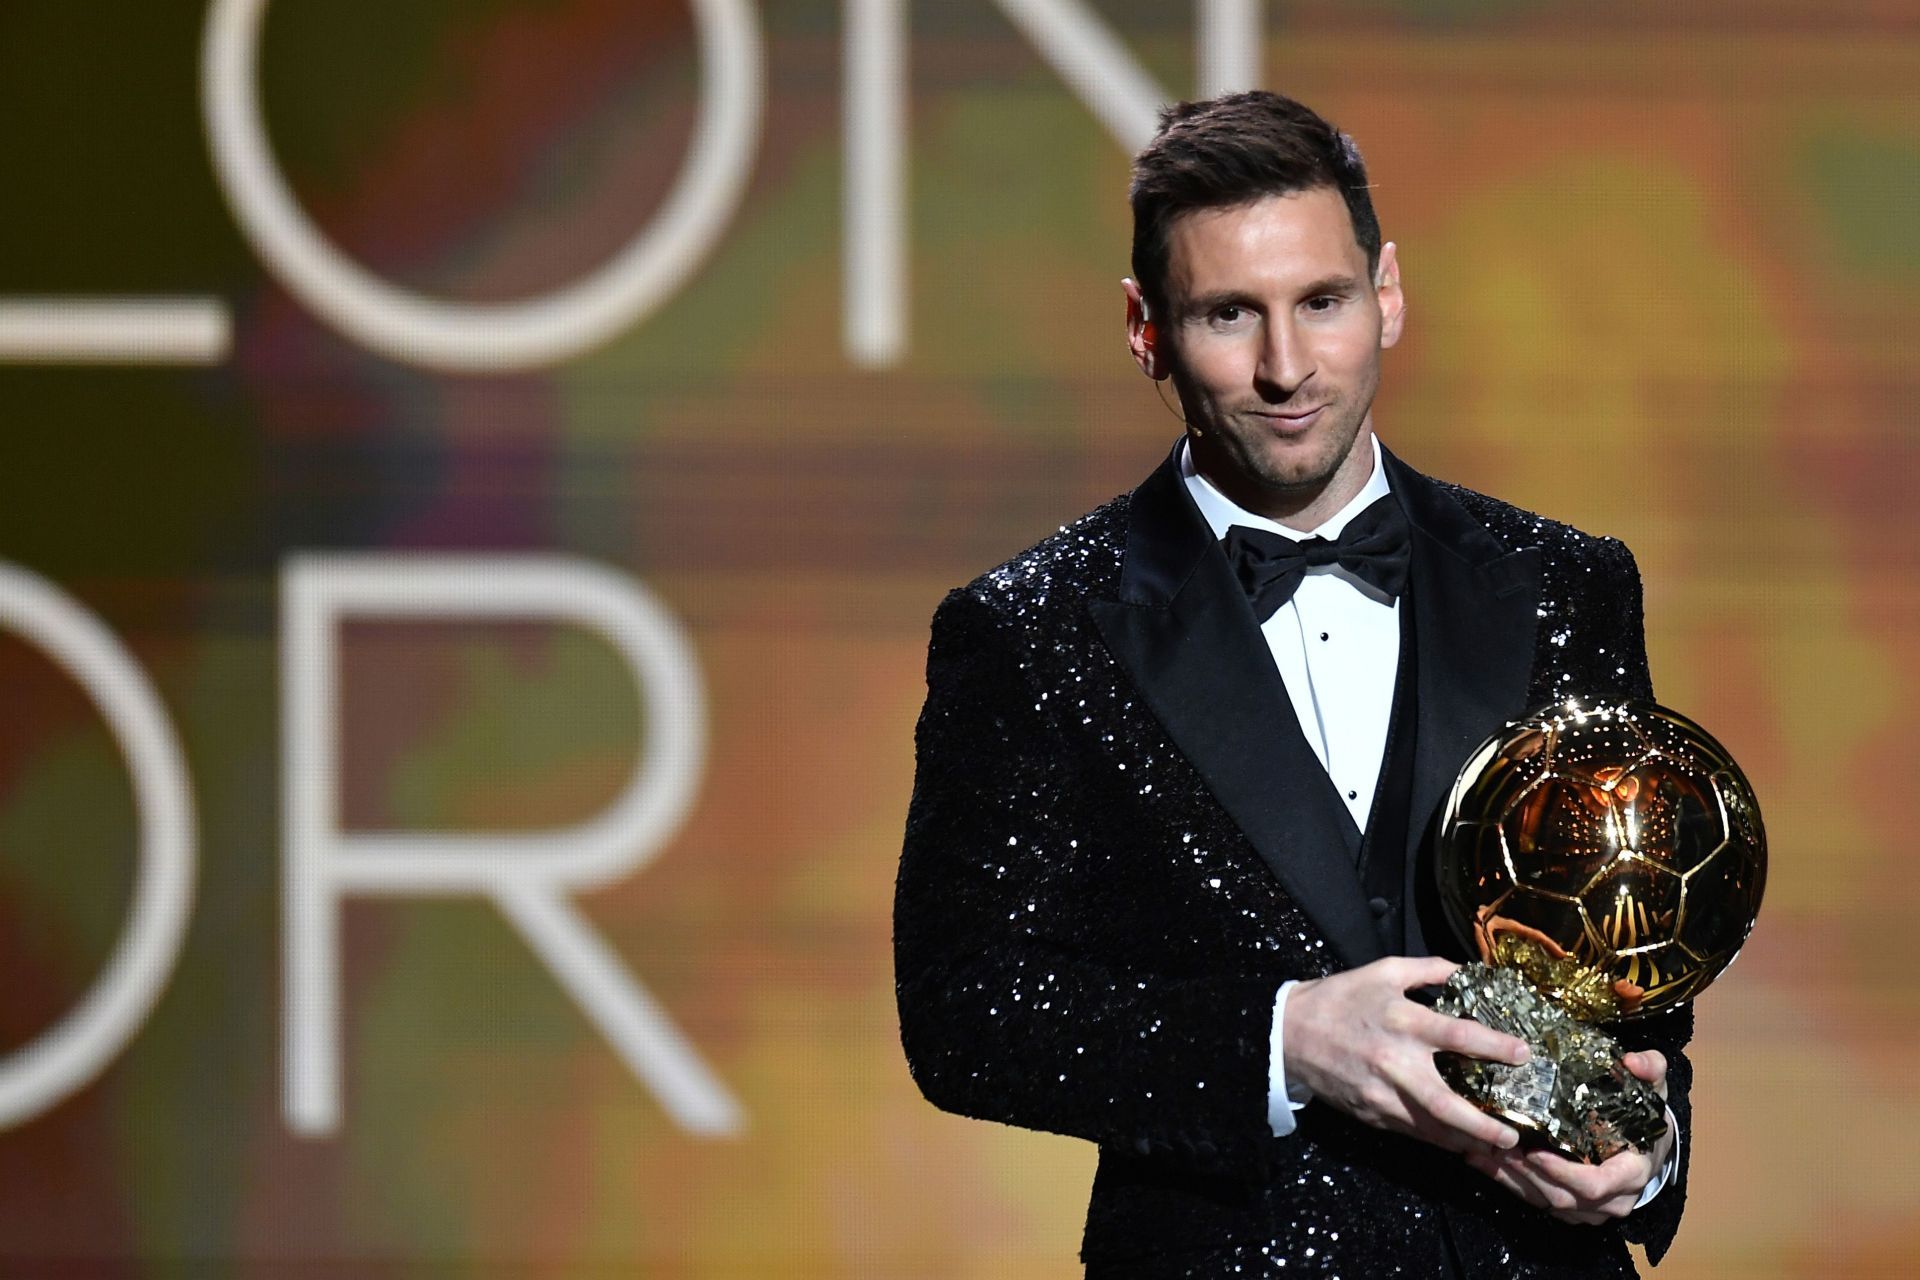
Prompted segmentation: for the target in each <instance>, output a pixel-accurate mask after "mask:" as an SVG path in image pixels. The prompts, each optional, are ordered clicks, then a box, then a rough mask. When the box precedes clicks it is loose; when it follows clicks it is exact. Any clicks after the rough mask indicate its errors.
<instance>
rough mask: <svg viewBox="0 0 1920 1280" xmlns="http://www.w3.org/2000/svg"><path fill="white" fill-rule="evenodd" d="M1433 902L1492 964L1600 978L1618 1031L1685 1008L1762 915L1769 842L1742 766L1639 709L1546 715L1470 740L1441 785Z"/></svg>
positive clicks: (1647, 706)
mask: <svg viewBox="0 0 1920 1280" xmlns="http://www.w3.org/2000/svg"><path fill="white" fill-rule="evenodd" d="M1437 854H1438V856H1437V860H1436V861H1437V872H1438V875H1439V892H1440V901H1441V904H1442V907H1443V908H1444V910H1445V912H1446V916H1447V921H1448V923H1449V924H1450V925H1451V926H1452V927H1453V929H1454V930H1455V932H1456V933H1458V934H1459V935H1460V938H1461V940H1462V941H1463V942H1466V943H1467V944H1468V945H1469V946H1472V947H1474V948H1475V949H1477V950H1478V951H1479V952H1480V958H1481V959H1482V960H1485V961H1488V962H1490V963H1491V962H1493V961H1494V960H1495V958H1496V950H1509V949H1511V948H1506V947H1503V945H1502V944H1503V942H1505V943H1512V942H1514V941H1516V940H1524V941H1526V942H1530V943H1533V944H1537V946H1538V947H1539V948H1543V949H1545V950H1546V951H1547V952H1548V953H1550V954H1552V955H1555V956H1564V957H1567V958H1569V959H1570V960H1572V961H1573V962H1576V963H1577V965H1578V966H1579V967H1580V968H1582V969H1584V970H1587V971H1589V972H1590V973H1591V974H1592V975H1593V977H1595V978H1596V979H1600V980H1602V984H1601V985H1602V986H1609V987H1611V990H1612V992H1613V995H1614V997H1615V998H1616V999H1617V1002H1618V1005H1617V1010H1609V1013H1610V1014H1611V1016H1613V1017H1616V1018H1632V1017H1640V1016H1644V1015H1646V1014H1650V1013H1657V1012H1659V1011H1661V1010H1663V1009H1671V1008H1674V1007H1676V1006H1679V1005H1682V1004H1685V1003H1686V1002H1687V1001H1689V1000H1691V999H1692V998H1693V997H1694V996H1696V995H1698V994H1699V993H1700V992H1701V991H1702V990H1704V989H1705V988H1706V986H1707V984H1708V983H1710V982H1712V981H1713V979H1714V978H1715V977H1717V976H1718V975H1719V974H1720V972H1721V971H1722V970H1723V969H1725V968H1726V967H1727V965H1729V964H1731V963H1732V962H1733V958H1734V956H1735V955H1737V954H1738V953H1739V950H1740V947H1741V944H1743V943H1744V942H1745V941H1746V939H1747V935H1748V933H1749V932H1751V931H1752V929H1753V922H1754V918H1755V917H1756V916H1757V915H1758V913H1759V910H1760V897H1761V893H1762V891H1763V889H1764V888H1765V886H1766V878H1767V840H1766V833H1765V830H1764V829H1763V827H1762V826H1761V822H1760V808H1759V805H1758V804H1757V803H1756V801H1755V800H1754V796H1753V789H1752V788H1751V787H1750V786H1749V785H1748V783H1747V780H1746V777H1745V775H1744V774H1742V773H1741V772H1740V767H1739V766H1738V765H1737V764H1735V763H1734V761H1733V757H1732V756H1731V755H1729V754H1728V753H1727V750H1726V748H1724V747H1722V746H1721V745H1720V744H1719V742H1717V741H1715V740H1714V738H1713V737H1712V736H1711V735H1710V734H1708V733H1707V731H1706V730H1704V729H1702V728H1701V727H1700V726H1699V725H1697V724H1695V723H1694V722H1693V721H1691V720H1689V719H1687V718H1686V717H1685V716H1682V715H1680V714H1678V713H1677V712H1674V711H1670V710H1668V709H1667V708H1665V707H1662V706H1659V705H1657V704H1655V703H1652V702H1648V701H1644V700H1629V701H1625V702H1615V703H1607V704H1598V705H1594V706H1583V705H1581V703H1580V702H1578V701H1567V702H1560V703H1555V704H1552V705H1551V706H1548V707H1544V708H1541V709H1539V710H1537V711H1534V712H1531V713H1529V714H1528V715H1527V716H1525V717H1524V718H1523V719H1521V720H1519V721H1516V722H1514V723H1512V724H1510V725H1508V726H1507V727H1506V728H1505V729H1503V730H1502V731H1501V732H1499V733H1497V734H1495V735H1494V736H1493V737H1491V738H1489V739H1488V740H1487V741H1486V742H1485V743H1483V744H1482V745H1481V746H1480V748H1479V749H1478V750H1477V751H1475V752H1474V753H1473V755H1472V756H1470V757H1469V758H1468V760H1467V763H1466V765H1465V767H1464V768H1462V770H1461V771H1460V776H1459V778H1458V779H1457V780H1456V781H1455V782H1454V786H1453V790H1452V792H1451V793H1450V794H1449V796H1448V798H1447V804H1446V808H1445V810H1444V811H1443V813H1442V816H1441V824H1440V838H1439V845H1438V850H1437Z"/></svg>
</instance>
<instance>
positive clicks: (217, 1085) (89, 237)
mask: <svg viewBox="0 0 1920 1280" xmlns="http://www.w3.org/2000/svg"><path fill="white" fill-rule="evenodd" d="M1254 83H1258V84H1261V85H1264V86H1267V87H1271V88H1275V89H1280V90H1283V91H1286V92H1288V93H1292V94H1295V95H1297V96H1299V97H1301V98H1303V99H1305V100H1306V101H1308V102H1310V103H1312V104H1315V105H1316V106H1318V107H1320V108H1321V109H1322V110H1324V111H1325V112H1326V113H1328V114H1329V115H1330V116H1331V117H1332V118H1333V119H1334V120H1336V121H1337V122H1338V123H1339V124H1341V125H1342V126H1343V127H1345V128H1346V129H1348V130H1350V131H1351V132H1352V133H1353V134H1354V135H1355V136H1356V137H1357V139H1358V140H1359V142H1360V145H1361V147H1362V148H1363V150H1364V152H1365V154H1366V157H1367V159H1368V161H1369V163H1370V165H1371V166H1372V170H1373V173H1374V176H1375V181H1376V182H1377V189H1376V192H1375V195H1376V198H1377V201H1378V206H1379V210H1380V214H1381V218H1382V221H1383V223H1384V224H1385V227H1386V230H1387V234H1388V236H1389V237H1390V238H1392V239H1394V240H1396V241H1397V242H1398V243H1399V245H1400V261H1401V263H1402V264H1403V268H1404V272H1405V279H1406V287H1407V294H1408V297H1409V299H1410V313H1409V314H1410V319H1409V325H1408V331H1407V339H1406V341H1405V342H1404V343H1403V344H1402V345H1401V346H1400V347H1399V348H1398V349H1397V350H1395V351H1393V352H1391V353H1389V355H1388V356H1387V358H1386V368H1385V388H1384V391H1383V394H1382V398H1381V400H1380V402H1379V404H1378V405H1377V407H1376V419H1377V422H1378V424H1379V429H1380V431H1381V434H1382V436H1383V438H1384V439H1385V440H1387V441H1388V442H1389V443H1390V444H1391V445H1392V447H1393V448H1395V449H1396V450H1398V451H1400V452H1401V453H1402V454H1403V455H1404V456H1405V457H1407V458H1408V459H1409V460H1410V461H1412V462H1413V463H1414V464H1416V465H1417V466H1420V467H1422V468H1424V469H1426V470H1428V471H1430V472H1433V473H1437V474H1439V475H1441V476H1444V477H1448V478H1451V479H1455V480H1459V481H1462V482H1464V483H1467V484H1470V485H1474V486H1476V487H1480V488H1484V489H1488V490H1491V491H1492V492H1494V493H1497V494H1500V495H1502V496H1505V497H1507V498H1509V499H1512V500H1515V501H1517V502H1520V503H1523V504H1525V505H1528V506H1531V507H1535V508H1538V509H1540V510H1543V511H1546V512H1548V513H1551V514H1553V515H1555V516H1558V517H1561V518H1564V519H1566V520H1570V521H1572V522H1574V523H1576V524H1578V525H1579V526H1580V527H1582V528H1584V529H1587V530H1590V531H1593V532H1596V533H1607V534H1615V535H1618V536H1620V537H1622V538H1625V539H1626V540H1627V541H1628V542H1629V543H1630V544H1631V545H1632V547H1633V548H1634V550H1635V551H1636V552H1637V553H1638V555H1639V560H1640V564H1641V567H1642V569H1643V571H1644V573H1645V576H1646V581H1647V614H1648V619H1649V623H1648V638H1649V644H1650V648H1651V654H1652V663H1653V672H1654V679H1655V683H1656V686H1657V688H1658V690H1659V692H1660V694H1661V695H1662V696H1663V698H1664V699H1665V700H1666V701H1669V702H1671V703H1672V704H1674V705H1676V706H1678V707H1682V708H1685V709H1686V710H1687V711H1689V712H1690V713H1692V714H1694V715H1695V716H1697V717H1698V718H1699V719H1700V720H1702V721H1704V722H1705V723H1706V724H1708V725H1710V726H1712V727H1713V728H1714V729H1715V730H1716V731H1717V732H1718V733H1719V734H1720V735H1722V736H1723V737H1724V739H1725V740H1726V742H1727V743H1728V744H1729V745H1730V746H1731V748H1732V749H1733V750H1734V751H1735V752H1736V753H1737V754H1738V756H1739V757H1740V759H1741V760H1742V761H1743V762H1744V763H1745V764H1746V766H1747V767H1748V769H1749V771H1750V773H1751V775H1752V777H1753V780H1754V782H1755V784H1756V786H1757V787H1758V789H1759V794H1760V796H1761V798H1762V801H1763V804H1764V807H1765V811H1766V815H1767V818H1768V822H1769V827H1770V830H1771V833H1772V836H1773V850H1774V863H1773V870H1772V875H1771V880H1770V883H1769V886H1768V896H1767V904H1766V911H1765V915H1764V917H1763V919H1762V921H1761V924H1760V928H1759V931H1758V933H1757V934H1756V935H1755V937H1754V940H1753V942H1752V944H1751V946H1750V947H1749V948H1748V950H1747V952H1746V954H1745V955H1744V956H1743V957H1742V958H1741V960H1740V962H1739V964H1738V965H1737V966H1736V967H1735V968H1734V969H1733V970H1732V971H1731V972H1730V973H1729V975H1728V976H1727V977H1726V979H1725V980H1724V981H1722V982H1721V983H1720V984H1719V985H1718V987H1717V988H1716V989H1715V990H1714V991H1713V992H1712V993H1711V995H1710V996H1709V997H1708V998H1707V999H1705V1000H1704V1001H1703V1002H1702V1004H1701V1006H1700V1013H1699V1037H1698V1040H1697V1042H1696V1050H1695V1060H1696V1062H1697V1065H1698V1088H1697V1093H1696V1105H1697V1115H1698V1127H1697V1130H1696V1146H1695V1149H1694V1152H1693V1157H1692V1159H1693V1182H1692V1195H1691V1197H1690V1199H1689V1202H1688V1208H1687V1217H1686V1222H1685V1225H1684V1227H1683V1229H1682V1231H1681V1234H1680V1237H1679V1242H1678V1244H1677V1245H1676V1247H1675V1248H1674V1250H1673V1253H1672V1255H1671V1258H1670V1261H1669V1262H1668V1264H1666V1265H1665V1266H1663V1267H1662V1268H1661V1272H1660V1273H1661V1274H1662V1275H1672V1276H1675V1277H1697V1276H1710V1275H1740V1276H1806V1277H1831V1276H1869V1275H1884V1276H1896V1275H1898V1276H1905V1275H1910V1274H1913V1273H1914V1272H1915V1270H1916V1268H1920V1211H1917V1210H1916V1207H1915V1206H1916V1203H1920V1168H1916V1164H1917V1163H1920V1147H1917V1146H1916V1143H1915V1142H1914V1135H1915V1134H1916V1133H1920V1101H1917V1100H1916V1096H1915V1093H1914V1090H1913V1088H1912V1086H1911V1083H1910V1073H1911V1067H1912V1063H1913V1061H1914V1057H1915V1053H1916V1050H1920V1032H1916V1029H1915V1028H1916V1020H1915V1014H1916V1004H1917V1003H1920V987H1916V984H1915V983H1914V981H1913V980H1912V978H1911V976H1910V975H1911V974H1912V971H1913V968H1914V965H1915V964H1916V959H1915V945H1914V939H1915V928H1914V922H1915V920H1916V919H1917V918H1920V877H1916V876H1915V875H1914V874H1913V872H1912V866H1911V864H1912V859H1913V851H1912V843H1913V835H1912V831H1913V810H1914V805H1915V799H1914V795H1913V790H1912V780H1913V777H1914V770H1915V765H1916V763H1917V761H1916V757H1915V752H1914V749H1913V741H1914V725H1915V722H1916V719H1920V688H1917V687H1916V677H1915V674H1914V672H1915V670H1916V669H1920V641H1916V640H1915V636H1916V634H1920V632H1917V631H1916V623H1917V622H1920V616H1917V614H1920V586H1917V585H1916V584H1917V583H1920V576H1917V575H1916V569H1920V507H1916V504H1915V501H1914V492H1913V491H1914V488H1915V481H1916V465H1915V464H1916V459H1917V458H1920V452H1917V450H1920V445H1917V444H1916V418H1915V414H1916V410H1915V407H1914V406H1915V404H1916V403H1917V402H1920V378H1917V377H1916V374H1915V372H1914V363H1913V352H1914V351H1915V349H1916V347H1920V320H1917V319H1916V316H1917V314H1920V313H1917V310H1916V302H1920V251H1916V248H1915V246H1916V243H1920V240H1917V239H1916V235H1915V230H1916V228H1917V227H1920V100H1917V97H1916V89H1915V86H1916V85H1920V34H1917V33H1916V27H1915V19H1914V16H1913V14H1912V13H1911V11H1910V10H1908V9H1907V7H1906V6H1902V5H1897V4H1887V3H1874V2H1871V0H1851V2H1850V0H1842V2H1838V3H1836V2H1834V0H1821V2H1819V3H1814V2H1813V0H1805V2H1800V0H1769V2H1768V3H1751V2H1748V0H1696V2H1695V3H1690V4H1686V5H1673V4H1668V3H1653V2H1652V0H1646V2H1640V0H1627V2H1625V3H1621V2H1617V0H1616V2H1611V3H1552V2H1548V0H1363V2H1362V0H1339V2H1338V3H1335V2H1334V0H1301V2H1299V3H1288V4H1284V5H1280V4H1274V5H1270V6H1263V5H1262V4H1261V3H1259V0H1198V2H1197V3H1194V4H1173V5H1169V4H1165V3H1162V2H1159V0H920V2H919V3H914V4H909V3H907V2H906V0H845V3H841V4H835V3H829V2H827V0H697V2H694V3H681V2H678V0H676V2H673V3H668V2H667V0H406V2H405V3H377V2H376V0H350V2H348V0H335V2H333V3H327V4H316V3H306V4H291V3H283V4H279V5H273V6H269V5H268V4H267V3H266V0H207V2H196V0H164V2H155V3H144V4H74V3H69V2H67V0H8V3H7V4H6V5H5V7H4V9H0V164H3V165H4V172H5V180H4V185H0V424H3V425H4V436H0V561H4V564H3V565H0V1055H3V1056H0V1272H4V1274H6V1275H9V1276H26V1277H36V1278H38V1277H53V1278H56V1280H57V1278H59V1277H69V1276H71V1277H88V1278H94V1277H102V1278H108V1280H111V1278H113V1277H129V1278H131V1277H201V1276H233V1277H297V1278H300V1280H334V1278H345V1277H354V1278H356V1280H358V1278H361V1277H374V1278H378V1277H387V1276H392V1277H398V1276H407V1277H414V1276H434V1277H447V1278H453V1277H498V1278H500V1280H506V1278H515V1280H518V1278H521V1277H531V1278H536V1280H537V1278H547V1277H551V1278H559V1277H600V1276H605V1277H612V1276H622V1277H625V1276H635V1275H643V1276H649V1277H703V1278H704V1277H714V1278H718V1277H765V1276H783V1277H785V1276H792V1277H827V1276H855V1275H859V1276H873V1277H889V1278H892V1277H913V1278H918V1277H985V1276H1021V1277H1064V1276H1070V1275H1074V1274H1077V1270H1076V1266H1075V1263H1074V1261H1073V1254H1074V1250H1075V1247H1076V1245H1077V1238H1078V1231H1079V1226H1080V1222H1081V1217H1082V1213H1083V1210H1084V1206H1085V1197H1086V1192H1087V1185H1088V1180H1089V1178H1090V1176H1091V1173H1092V1169H1093V1152H1092V1150H1091V1149H1090V1148H1088V1147H1087V1146H1085V1145H1083V1144H1081V1143H1078V1142H1075V1141H1071V1140H1068V1139H1064V1138H1056V1137H1049V1136H1043V1135H1037V1134H1031V1133H1023V1132H1019V1131H1015V1130H1011V1129H1005V1128H1000V1127H996V1126H991V1125H986V1124H981V1123H978V1122H973V1121H967V1120H961V1119H958V1118H955V1117H951V1116H947V1115H944V1114H941V1113H938V1112H936V1111H934V1110H933V1109H932V1108H931V1107H929V1106H928V1105H926V1104H925V1103H924V1102H922V1101H921V1100H920V1098H919V1096H918V1095H917V1093H916V1092H915V1090H914V1088H913V1085H912V1083H911V1081H910V1080H909V1078H908V1076H907V1072H906V1068H905V1065H904V1063H903V1061H902V1058H901V1055H900V1050H899V1042H898V1033H897V1027H896V1022H895V1015H894V1004H893V991H892V985H891V984H892V979H891V969H890V962H889V937H888V933H889V907H890V900H891V894H892V888H893V875H894V867H895V859H896V857H897V854H898V845H899V839H900V833H901V826H902V818H903V814H904V811H905V807H906V803H907V795H908V788H909V782H910V778H911V768H912V758H911V739H910V734H911V728H912V723H913V719H914V716H915V713H916V711H917V709H918V706H919V703H920V699H921V696H922V691H923V685H922V664H923V660H924V651H925V640H926V623H927V619H928V616H929V615H930V613H931V612H932V609H933V607H934V604H935V603H936V601H937V600H938V599H939V598H940V595H941V594H942V592H943V591H944V590H945V589H946V588H948V587H949V586H951V585H954V584H957V583H960V582H963V581H965V580H966V579H968V578H969V577H971V576H972V575H973V574H975V573H976V572H978V571H980V570H982V569H985V568H987V567H989V566H990V565H992V564H994V563H997V562H998V561H999V560H1001V559H1003V558H1004V557H1006V556H1008V555H1010V554H1012V553H1013V552H1015V551H1017V550H1019V549H1020V548H1022V547H1024V546H1025V545H1027V544H1028V543H1030V542H1032V541H1033V540H1035V539H1036V538H1038V537H1040V536H1042V535H1043V534H1045V533H1047V532H1049V531H1050V530H1051V529H1053V528H1054V527H1055V526H1056V525H1058V524H1060V523H1061V522H1063V521H1065V520H1067V519H1069V518H1071V517H1072V516H1074V515H1075V514H1077V513H1079V512H1081V511H1082V510H1084V509H1086V508H1088V507H1090V506H1092V505H1094V504H1095V503H1097V502H1099V501H1101V500H1103V499H1105V498H1106V497H1108V496H1109V495H1111V494H1113V493H1115V492H1117V491H1119V490H1121V489H1123V488H1126V487H1129V486H1130V485H1131V484H1133V483H1134V482H1135V481H1136V480H1137V479H1138V478H1139V477H1141V476H1142V475H1144V474H1145V472H1146V471H1147V470H1148V469H1149V468H1150V467H1152V466H1153V465H1154V463H1155V462H1156V461H1157V460H1158V459H1159V458H1160V457H1161V456H1162V454H1163V453H1164V451H1165V449H1166V448H1167V446H1168V443H1169V441H1170V440H1171V438H1172V437H1173V436H1174V434H1175V432H1176V431H1177V429H1178V426H1177V423H1176V422H1175V421H1174V419H1173V418H1172V417H1171V416H1169V414H1168V412H1167V410H1166V409H1165V408H1164V407H1163V406H1162V404H1161V403H1160V402H1159V401H1157V400H1156V399H1155V397H1154V395H1153V393H1152V390H1151V389H1150V388H1149V386H1148V384H1147V383H1146V382H1144V381H1143V380H1141V379H1140V378H1139V376H1138V375H1137V374H1136V373H1135V371H1134V370H1133V368H1132V366H1131V365H1130V363H1129V362H1128V360H1127V359H1126V356H1125V353H1124V351H1123V348H1122V344H1121V337H1122V326H1121V319H1122V301H1121V292H1120V285H1119V281H1120V278H1121V276H1122V275H1123V274H1125V272H1126V269H1127V262H1126V250H1127V238H1128V222H1127V216H1126V209H1125V202H1124V191H1125V184H1126V176H1127V157H1128V155H1129V153H1130V152H1131V150H1132V149H1133V148H1134V147H1135V146H1137V145H1138V144H1139V143H1140V142H1142V141H1143V140H1144V138H1145V136H1146V135H1147V133H1148V132H1149V131H1150V128H1151V123H1152V112H1153V109H1154V106H1155V104H1156V102H1157V101H1160V100H1163V99H1166V98H1172V97H1184V96H1191V95H1193V94H1195V93H1196V92H1208V91H1212V90H1216V89H1221V88H1229V87H1241V86H1245V85H1249V84H1254Z"/></svg>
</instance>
